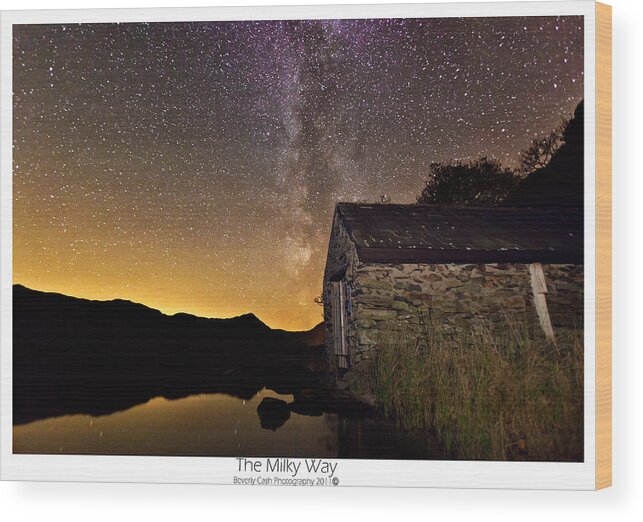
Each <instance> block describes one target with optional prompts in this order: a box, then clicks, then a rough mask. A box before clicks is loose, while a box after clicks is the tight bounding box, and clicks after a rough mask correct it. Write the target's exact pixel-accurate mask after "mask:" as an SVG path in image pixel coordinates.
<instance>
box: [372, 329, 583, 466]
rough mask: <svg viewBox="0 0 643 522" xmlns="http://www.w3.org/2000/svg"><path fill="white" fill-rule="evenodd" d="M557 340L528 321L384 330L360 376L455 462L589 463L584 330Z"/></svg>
mask: <svg viewBox="0 0 643 522" xmlns="http://www.w3.org/2000/svg"><path fill="white" fill-rule="evenodd" d="M557 334H558V337H557V344H556V345H553V344H551V343H550V342H547V341H546V340H545V339H542V338H539V337H538V336H537V335H533V334H530V332H529V329H528V328H527V326H526V325H524V324H515V323H514V324H512V323H510V322H508V323H507V327H506V328H503V331H502V332H498V331H494V330H492V329H491V328H481V329H480V330H478V331H476V332H470V333H468V334H459V335H457V336H456V337H454V336H452V335H447V334H446V333H444V332H443V331H441V329H440V328H439V327H435V326H433V325H427V327H426V328H425V333H424V334H423V335H421V336H420V338H418V337H417V336H410V335H408V334H407V335H405V334H404V333H403V332H399V331H395V330H394V329H393V328H391V329H390V330H388V331H387V330H384V331H382V334H381V337H380V346H379V349H378V352H377V356H376V357H375V358H374V360H372V362H371V364H370V366H369V367H368V369H367V371H366V372H364V373H362V374H361V378H362V379H363V382H362V383H361V384H362V386H365V387H366V388H368V389H369V390H370V391H371V392H372V393H373V394H374V396H375V400H376V404H378V405H379V406H380V407H381V409H382V410H383V412H384V414H385V415H386V416H387V417H391V418H394V419H396V420H397V422H399V423H400V424H401V425H402V426H403V427H405V428H408V429H426V430H429V429H430V430H433V431H434V432H435V435H436V436H437V438H438V440H439V441H440V442H441V443H442V445H443V447H444V451H445V457H446V458H454V459H475V460H486V459H489V460H548V461H582V460H583V344H582V331H580V330H567V331H559V332H557Z"/></svg>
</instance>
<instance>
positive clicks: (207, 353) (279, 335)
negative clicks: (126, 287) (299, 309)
mask: <svg viewBox="0 0 643 522" xmlns="http://www.w3.org/2000/svg"><path fill="white" fill-rule="evenodd" d="M311 332H312V333H309V332H286V331H283V330H271V329H270V328H269V327H268V326H267V325H266V324H264V323H263V322H262V321H261V320H260V319H258V318H257V317H256V316H255V315H254V314H252V313H248V314H244V315H241V316H238V317H233V318H230V319H208V318H203V317H197V316H194V315H190V314H186V313H178V314H175V315H165V314H163V313H161V312H160V311H158V310H155V309H153V308H148V307H146V306H144V305H141V304H138V303H133V302H131V301H126V300H122V299H114V300H111V301H92V300H88V299H79V298H75V297H69V296H66V295H62V294H56V293H48V292H39V291H36V290H32V289H29V288H26V287H24V286H22V285H14V287H13V391H14V397H13V401H14V404H13V416H14V424H22V423H26V422H30V421H33V420H36V419H41V418H46V417H52V416H58V415H65V414H71V413H85V414H90V415H103V414H109V413H112V412H114V411H119V410H123V409H127V408H130V407H132V406H134V405H136V404H140V403H144V402H147V401H148V400H149V399H151V398H153V397H157V396H163V397H166V398H169V399H172V398H180V397H186V396H188V395H193V394H197V393H227V394H229V395H233V396H235V397H239V398H244V399H250V398H251V397H253V396H254V395H255V394H256V393H257V392H258V391H259V390H261V389H262V388H264V387H266V388H270V389H273V390H275V391H277V392H278V393H287V394H288V393H292V394H298V393H299V392H301V391H302V390H310V389H317V388H319V386H320V384H319V382H320V379H319V375H318V370H319V368H320V367H321V361H322V347H321V346H313V344H320V343H318V342H316V341H314V339H317V340H318V339H319V334H318V330H315V329H313V330H311ZM311 339H313V341H311ZM322 342H323V338H322Z"/></svg>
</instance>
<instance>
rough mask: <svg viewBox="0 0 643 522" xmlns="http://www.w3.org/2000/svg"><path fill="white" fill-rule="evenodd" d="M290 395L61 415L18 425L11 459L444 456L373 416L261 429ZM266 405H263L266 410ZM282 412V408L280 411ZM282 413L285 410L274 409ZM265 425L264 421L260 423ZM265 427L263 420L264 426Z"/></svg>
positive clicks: (425, 438) (326, 417)
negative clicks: (269, 410) (262, 412)
mask: <svg viewBox="0 0 643 522" xmlns="http://www.w3.org/2000/svg"><path fill="white" fill-rule="evenodd" d="M266 398H269V400H268V401H266V402H269V403H270V399H279V400H280V401H283V402H279V401H273V402H272V403H271V404H277V406H280V405H284V404H288V403H291V402H292V401H293V396H292V395H283V394H281V395H280V394H278V393H275V392H274V391H272V390H268V389H265V388H264V389H263V390H261V391H259V392H258V393H256V394H255V395H254V396H253V397H252V398H251V399H249V400H243V399H239V398H236V397H233V396H230V395H227V394H224V393H212V394H201V395H192V396H189V397H186V398H182V399H174V400H168V399H166V398H162V397H157V398H154V399H151V400H150V401H148V402H146V403H144V404H140V405H137V406H134V407H132V408H130V409H128V410H125V411H120V412H116V413H112V414H109V415H102V416H90V415H64V416H61V417H53V418H48V419H44V420H37V421H34V422H30V423H28V424H22V425H18V426H14V428H13V451H14V453H31V454H76V455H78V454H90V455H171V456H256V457H259V456H288V457H344V458H414V459H417V458H424V459H435V458H440V451H439V448H438V447H437V446H436V445H434V444H433V443H432V442H431V438H430V436H429V435H428V434H426V433H420V434H409V433H405V432H402V431H400V430H399V429H397V428H396V427H395V426H394V425H393V424H391V423H386V422H383V421H382V420H381V419H376V418H373V417H342V416H341V415H339V414H331V413H322V414H319V415H302V414H299V413H295V412H292V411H290V412H288V411H287V410H286V413H285V415H286V419H287V420H285V422H283V421H284V418H281V420H280V421H279V422H277V423H276V425H273V426H272V429H271V428H270V427H269V428H266V427H262V419H261V418H260V416H259V415H258V412H257V408H258V407H259V405H260V404H261V403H262V401H264V399H266ZM266 402H264V404H266ZM282 409H283V407H282ZM277 413H278V414H282V416H283V414H284V412H283V411H281V410H279V409H278V411H277ZM263 420H264V421H265V419H263ZM264 424H266V422H264Z"/></svg>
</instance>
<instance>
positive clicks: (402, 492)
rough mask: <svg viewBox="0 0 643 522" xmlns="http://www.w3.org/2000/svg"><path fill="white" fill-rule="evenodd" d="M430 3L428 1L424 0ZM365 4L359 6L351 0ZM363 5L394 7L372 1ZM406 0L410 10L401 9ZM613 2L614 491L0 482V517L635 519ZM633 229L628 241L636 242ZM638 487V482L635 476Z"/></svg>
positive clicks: (631, 122) (66, 4)
mask: <svg viewBox="0 0 643 522" xmlns="http://www.w3.org/2000/svg"><path fill="white" fill-rule="evenodd" d="M427 1H428V0H427ZM274 3H278V4H282V5H284V4H320V3H335V4H337V3H360V2H359V0H353V1H350V2H346V1H342V0H334V1H328V0H326V1H324V0H316V1H306V0H297V1H294V2H293V1H287V0H278V1H275V0H273V1H272V2H271V1H265V0H264V1H262V0H249V1H248V0H246V1H242V2H232V1H231V0H228V1H225V0H224V1H221V0H219V1H217V0H209V1H199V0H191V1H190V2H184V3H183V4H182V3H181V2H178V1H176V0H175V1H163V0H156V1H154V0H152V1H144V0H130V1H129V2H128V1H122V0H111V1H104V0H97V1H95V2H93V3H91V4H89V3H88V2H82V1H73V0H67V1H55V2H45V1H31V0H18V1H14V0H4V1H3V2H2V6H1V7H2V9H25V8H28V9H42V8H54V7H56V8H58V7H59V8H76V9H77V8H87V7H179V6H181V5H185V6H186V7H188V6H189V7H192V6H212V5H232V4H235V5H259V4H261V5H266V4H267V5H270V4H274ZM361 3H364V2H361ZM367 3H394V2H393V0H390V1H389V2H377V0H371V1H370V2H367ZM407 3H410V2H407ZM612 4H613V5H614V78H615V85H614V261H615V262H614V359H613V360H614V426H615V429H614V483H615V485H614V487H613V488H611V489H609V490H606V491H602V492H599V493H586V492H553V491H552V492H547V491H533V492H532V491H527V492H525V491H493V490H439V489H436V490H428V489H411V490H409V489H382V488H377V489H366V488H358V489H356V488H350V489H349V488H346V489H341V488H339V489H316V488H311V490H310V491H309V490H304V489H297V490H296V491H292V490H291V489H289V488H252V489H251V488H241V487H224V486H218V487H217V486H195V485H147V484H86V483H66V484H65V483H7V482H2V483H0V517H2V519H3V520H12V521H13V520H42V519H47V520H48V521H52V520H53V521H58V520H65V521H73V520H87V519H90V520H92V521H101V520H114V519H117V518H124V519H125V520H129V519H139V518H141V519H145V520H148V519H149V520H158V521H163V520H177V519H183V520H190V521H191V520H213V519H219V518H222V519H223V520H230V519H232V518H235V519H241V520H245V519H246V518H247V519H251V518H255V517H257V518H259V517H260V518H261V519H262V520H266V519H268V520H270V519H276V520H277V519H279V520H283V519H290V518H292V519H307V520H328V518H329V517H330V518H332V519H335V520H343V519H345V518H348V517H350V516H353V517H354V516H358V517H360V518H362V519H366V518H368V519H375V520H391V519H393V520H400V519H405V518H412V519H414V518H419V517H422V519H424V520H427V519H432V518H438V517H439V518H443V517H444V518H446V517H449V518H456V519H460V518H465V517H467V518H473V519H475V520H477V521H480V520H482V521H485V520H494V521H498V520H512V521H520V522H524V521H529V520H538V521H542V520H543V519H551V520H558V519H562V518H563V517H565V518H569V517H573V518H574V519H577V518H579V517H580V516H582V517H583V518H584V520H598V519H599V518H601V519H605V518H606V517H609V518H610V519H611V518H614V519H628V520H629V519H633V518H634V517H635V515H636V514H637V513H636V512H637V511H639V513H638V517H639V518H638V519H639V520H640V517H641V516H643V501H642V500H641V497H642V495H641V493H639V491H638V488H639V487H643V481H642V480H641V479H640V476H641V473H640V472H639V466H642V465H643V457H642V455H643V452H642V451H641V450H640V448H639V445H638V439H639V437H640V436H641V433H643V429H642V428H643V421H642V420H641V413H640V412H641V410H643V408H642V406H641V404H640V403H639V399H640V398H641V397H643V393H642V391H643V390H642V389H641V388H642V386H641V379H640V378H637V377H638V376H637V375H636V374H635V372H636V370H637V369H638V368H641V367H643V365H642V364H641V363H642V359H643V357H642V355H641V349H640V348H639V346H638V343H636V339H635V328H636V326H637V323H638V322H639V318H638V315H639V314H638V311H639V307H638V306H637V305H638V302H637V300H636V299H635V298H636V296H637V295H638V294H640V293H641V291H642V290H643V289H642V288H641V285H642V283H641V278H640V277H637V276H638V274H639V273H640V269H638V266H637V264H636V263H637V260H638V258H639V255H641V254H642V250H643V249H642V248H641V246H640V243H639V242H637V241H636V240H637V239H638V238H639V237H640V235H641V232H640V231H639V227H638V226H637V225H639V224H641V223H643V219H642V217H643V216H642V215H641V207H642V206H643V205H641V203H640V202H639V201H638V200H637V197H638V196H640V195H641V194H643V191H642V190H641V185H642V183H641V176H640V175H639V173H638V170H637V169H636V168H635V166H638V165H636V163H635V162H636V160H637V159H638V157H637V152H638V150H637V149H638V147H637V145H638V143H637V142H638V138H639V137H640V135H641V133H640V132H637V131H638V128H637V122H638V121H640V119H641V117H643V115H642V114H641V103H640V102H639V100H638V99H637V98H635V96H636V95H637V94H638V93H639V91H640V87H639V86H640V85H641V57H640V52H641V50H643V42H642V41H641V40H642V38H641V30H640V29H639V27H638V25H639V24H638V23H637V22H638V20H640V18H639V16H637V15H640V14H642V13H643V8H642V7H641V2H640V1H638V0H612ZM637 232H638V234H637ZM637 479H638V480H637Z"/></svg>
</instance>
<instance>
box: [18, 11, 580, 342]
mask: <svg viewBox="0 0 643 522" xmlns="http://www.w3.org/2000/svg"><path fill="white" fill-rule="evenodd" d="M13 56H14V66H13V72H14V76H13V92H14V115H13V117H14V126H13V130H14V134H13V139H14V149H13V154H14V156H13V160H14V239H13V245H14V254H13V255H14V264H13V270H14V276H13V277H14V282H16V283H22V284H24V285H26V286H29V287H31V288H35V289H39V290H48V291H57V292H61V293H65V294H68V295H74V296H79V297H88V298H94V299H110V298H116V297H118V298H124V299H130V300H133V301H137V302H141V303H143V304H146V305H148V306H152V307H155V308H159V309H161V310H162V311H164V312H166V313H174V312H178V311H185V312H190V313H194V314H197V315H203V316H208V317H229V316H233V315H239V314H242V313H246V312H253V313H255V314H256V315H257V316H258V317H259V318H261V319H262V320H263V321H264V322H266V323H267V324H269V325H270V326H272V327H276V328H286V329H305V328H310V327H312V326H314V325H315V324H316V323H318V322H319V321H320V320H321V312H322V310H321V307H320V306H319V305H317V304H315V303H314V297H315V296H317V295H319V294H320V292H321V279H322V274H323V268H324V264H325V259H326V248H327V245H328V236H329V229H330V224H331V219H332V211H333V208H334V204H335V202H336V201H338V200H342V201H378V200H379V199H380V196H381V195H384V194H386V195H388V196H390V198H391V201H393V202H413V201H414V200H415V196H416V195H417V194H418V193H419V192H420V190H421V189H422V186H423V181H424V179H425V178H426V173H427V170H428V165H429V164H430V163H431V162H434V161H449V160H451V159H454V160H469V159H474V158H477V157H479V156H483V155H486V156H489V157H495V158H497V159H499V160H501V161H502V162H503V163H504V164H505V165H507V166H515V165H516V162H517V160H518V157H519V152H520V150H521V149H522V148H524V147H525V146H526V145H527V144H528V143H529V141H530V140H531V139H532V138H534V137H536V136H540V135H542V134H544V133H546V132H548V131H550V130H551V129H552V128H554V127H556V126H557V125H558V124H559V123H560V120H561V117H564V116H566V117H568V116H570V115H571V114H572V112H573V110H574V108H575V107H576V105H577V103H578V102H579V101H580V100H581V99H582V97H583V20H582V17H559V18H555V17H551V18H543V17H534V18H526V17H512V18H468V19H461V18H451V19H424V20H412V19H408V20H402V19H381V20H328V21H295V22H279V21H277V22H273V21H269V22H199V23H153V24H142V23H140V24H82V25H81V24H75V25H23V26H14V55H13Z"/></svg>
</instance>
